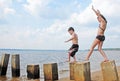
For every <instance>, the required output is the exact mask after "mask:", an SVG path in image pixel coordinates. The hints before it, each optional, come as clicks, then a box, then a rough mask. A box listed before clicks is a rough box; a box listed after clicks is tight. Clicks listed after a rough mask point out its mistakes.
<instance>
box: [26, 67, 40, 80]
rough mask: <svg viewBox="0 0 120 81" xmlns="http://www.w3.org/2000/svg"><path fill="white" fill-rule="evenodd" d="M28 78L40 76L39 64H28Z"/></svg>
mask: <svg viewBox="0 0 120 81" xmlns="http://www.w3.org/2000/svg"><path fill="white" fill-rule="evenodd" d="M27 78H28V79H39V78H40V70H39V65H27Z"/></svg>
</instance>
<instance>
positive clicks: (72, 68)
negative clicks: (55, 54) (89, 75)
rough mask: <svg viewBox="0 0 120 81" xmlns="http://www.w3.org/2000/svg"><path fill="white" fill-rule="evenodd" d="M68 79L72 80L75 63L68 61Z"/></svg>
mask: <svg viewBox="0 0 120 81" xmlns="http://www.w3.org/2000/svg"><path fill="white" fill-rule="evenodd" d="M69 66H70V80H74V68H75V63H70V64H69Z"/></svg>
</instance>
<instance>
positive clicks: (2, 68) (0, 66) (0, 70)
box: [0, 54, 10, 76]
mask: <svg viewBox="0 0 120 81" xmlns="http://www.w3.org/2000/svg"><path fill="white" fill-rule="evenodd" d="M9 57H10V54H3V55H2V57H1V62H0V76H5V75H6V72H7V67H8V62H9Z"/></svg>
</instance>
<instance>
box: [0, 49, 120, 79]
mask: <svg viewBox="0 0 120 81" xmlns="http://www.w3.org/2000/svg"><path fill="white" fill-rule="evenodd" d="M5 53H8V54H10V55H14V54H19V55H20V72H21V76H26V75H27V72H26V69H27V65H30V64H39V65H40V77H41V78H44V74H43V64H48V63H57V64H58V72H59V74H60V75H59V77H60V78H61V77H68V76H69V63H68V62H66V60H67V59H68V54H67V51H66V50H24V49H0V59H1V56H2V54H5ZM87 53H88V51H78V52H77V53H76V58H77V61H80V62H82V61H84V60H85V57H86V55H87ZM105 53H106V55H107V56H108V58H109V59H110V60H115V61H116V65H117V66H120V50H107V51H105ZM71 60H73V59H71ZM103 60H104V59H103V57H102V56H101V54H100V53H99V52H98V51H94V52H93V54H92V56H91V57H90V67H91V71H96V70H100V63H101V62H102V61H103ZM7 77H11V57H10V60H9V65H8V70H7Z"/></svg>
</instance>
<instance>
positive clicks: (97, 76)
mask: <svg viewBox="0 0 120 81" xmlns="http://www.w3.org/2000/svg"><path fill="white" fill-rule="evenodd" d="M117 71H118V75H119V78H120V66H119V67H117ZM91 77H92V81H103V80H102V73H101V71H96V72H92V74H91ZM0 81H41V80H38V79H36V80H27V79H26V77H20V78H12V79H11V78H6V77H0ZM42 81H43V80H42ZM56 81H74V80H70V79H69V77H66V78H61V79H60V80H56ZM119 81H120V80H119Z"/></svg>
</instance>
